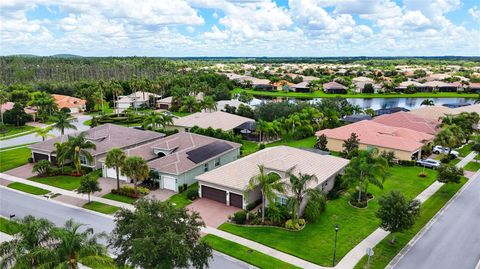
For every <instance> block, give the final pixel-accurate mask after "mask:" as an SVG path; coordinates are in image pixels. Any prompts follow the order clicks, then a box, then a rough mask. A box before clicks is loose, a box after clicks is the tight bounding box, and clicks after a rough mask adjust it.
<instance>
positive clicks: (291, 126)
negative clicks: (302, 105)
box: [283, 114, 303, 136]
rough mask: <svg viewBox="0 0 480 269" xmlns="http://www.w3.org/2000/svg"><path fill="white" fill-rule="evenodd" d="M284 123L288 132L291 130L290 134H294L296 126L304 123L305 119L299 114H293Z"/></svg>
mask: <svg viewBox="0 0 480 269" xmlns="http://www.w3.org/2000/svg"><path fill="white" fill-rule="evenodd" d="M283 123H284V125H285V129H286V130H287V132H288V130H290V134H291V135H292V136H293V135H294V134H295V127H297V126H300V125H302V124H303V121H302V119H301V118H300V116H299V115H298V114H291V115H290V116H288V118H286V119H285V120H284V122H283Z"/></svg>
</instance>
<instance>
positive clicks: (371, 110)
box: [363, 108, 376, 117]
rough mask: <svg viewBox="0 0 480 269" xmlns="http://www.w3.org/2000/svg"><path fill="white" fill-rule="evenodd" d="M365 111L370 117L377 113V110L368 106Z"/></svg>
mask: <svg viewBox="0 0 480 269" xmlns="http://www.w3.org/2000/svg"><path fill="white" fill-rule="evenodd" d="M363 112H364V113H365V114H367V115H368V116H370V117H375V115H376V113H375V110H373V109H371V108H367V109H365V110H364V111H363Z"/></svg>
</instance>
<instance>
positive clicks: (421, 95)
mask: <svg viewBox="0 0 480 269" xmlns="http://www.w3.org/2000/svg"><path fill="white" fill-rule="evenodd" d="M242 91H245V92H247V93H250V94H252V95H254V96H266V97H292V98H304V99H307V98H334V97H339V96H340V97H344V98H475V97H476V96H477V95H476V94H473V93H456V92H439V93H429V92H419V93H413V94H402V93H390V94H378V93H370V94H366V93H348V94H328V93H325V92H323V91H314V92H312V93H302V92H279V91H271V92H268V91H255V90H250V89H240V88H236V89H234V90H233V91H232V92H233V94H238V93H240V92H242Z"/></svg>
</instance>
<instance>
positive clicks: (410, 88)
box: [405, 84, 417, 93]
mask: <svg viewBox="0 0 480 269" xmlns="http://www.w3.org/2000/svg"><path fill="white" fill-rule="evenodd" d="M416 92H417V86H415V85H413V84H410V85H408V86H407V88H406V89H405V93H416Z"/></svg>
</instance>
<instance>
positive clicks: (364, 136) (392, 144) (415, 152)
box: [316, 120, 434, 160]
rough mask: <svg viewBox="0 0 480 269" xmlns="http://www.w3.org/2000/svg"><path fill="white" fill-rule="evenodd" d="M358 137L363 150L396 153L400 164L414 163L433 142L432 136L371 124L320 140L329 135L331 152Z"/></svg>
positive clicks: (328, 131) (331, 133)
mask: <svg viewBox="0 0 480 269" xmlns="http://www.w3.org/2000/svg"><path fill="white" fill-rule="evenodd" d="M352 133H355V134H357V135H358V139H359V140H360V141H359V149H361V150H369V149H372V148H377V149H378V150H379V151H380V152H382V151H393V152H394V153H395V157H396V158H397V159H398V160H412V159H418V158H420V157H421V151H422V147H423V146H424V145H425V144H426V143H428V142H430V141H432V140H433V138H434V136H433V135H431V134H427V133H423V132H418V131H414V130H411V129H407V128H400V127H393V126H387V125H384V124H381V123H377V122H374V121H370V120H364V121H359V122H356V123H352V124H349V125H345V126H342V127H338V128H335V129H325V130H320V131H318V132H317V133H316V136H320V135H322V134H323V135H325V136H326V137H327V140H328V143H327V148H328V149H329V150H332V151H342V150H343V143H344V141H345V140H347V139H348V138H350V136H351V134H352Z"/></svg>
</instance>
